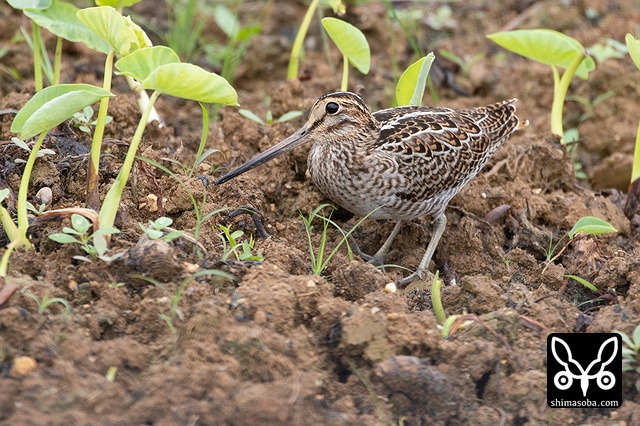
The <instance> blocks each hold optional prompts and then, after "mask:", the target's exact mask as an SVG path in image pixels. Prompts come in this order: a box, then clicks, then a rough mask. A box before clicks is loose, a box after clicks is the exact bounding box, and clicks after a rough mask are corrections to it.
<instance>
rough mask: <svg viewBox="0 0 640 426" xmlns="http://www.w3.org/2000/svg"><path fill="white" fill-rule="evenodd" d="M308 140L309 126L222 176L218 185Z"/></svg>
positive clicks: (217, 182)
mask: <svg viewBox="0 0 640 426" xmlns="http://www.w3.org/2000/svg"><path fill="white" fill-rule="evenodd" d="M308 140H309V138H308V133H307V126H306V125H305V126H303V127H302V128H301V129H300V130H298V131H297V132H295V133H294V134H292V135H291V136H289V137H288V138H286V139H285V140H283V141H282V142H280V143H277V144H276V145H274V146H272V147H271V148H269V149H268V150H266V151H265V152H263V153H260V154H258V155H256V156H255V157H253V158H252V159H251V160H249V161H247V162H246V163H244V164H243V165H242V166H240V167H238V168H237V169H235V170H232V171H230V172H229V173H227V174H226V175H224V176H222V177H221V178H220V179H218V180H217V181H216V185H220V184H222V183H225V182H226V181H228V180H231V179H233V178H234V177H236V176H239V175H241V174H243V173H244V172H248V171H249V170H251V169H253V168H254V167H258V166H259V165H261V164H264V163H266V162H267V161H269V160H273V159H274V158H276V157H278V156H280V155H282V154H286V153H287V152H289V151H291V150H293V149H294V148H296V147H298V146H300V145H302V144H303V143H305V142H307V141H308Z"/></svg>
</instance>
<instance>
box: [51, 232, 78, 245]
mask: <svg viewBox="0 0 640 426" xmlns="http://www.w3.org/2000/svg"><path fill="white" fill-rule="evenodd" d="M49 238H50V239H52V240H53V241H55V242H56V243H60V244H73V243H77V242H78V240H76V239H75V237H73V236H71V235H69V234H63V233H56V234H51V235H49Z"/></svg>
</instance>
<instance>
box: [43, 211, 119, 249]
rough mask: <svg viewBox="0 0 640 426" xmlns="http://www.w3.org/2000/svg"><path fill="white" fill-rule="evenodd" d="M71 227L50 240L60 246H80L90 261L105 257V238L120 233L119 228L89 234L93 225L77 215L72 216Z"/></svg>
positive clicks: (52, 236)
mask: <svg viewBox="0 0 640 426" xmlns="http://www.w3.org/2000/svg"><path fill="white" fill-rule="evenodd" d="M71 226H72V227H71V228H69V227H67V226H65V227H64V228H62V232H60V233H55V234H51V235H49V238H51V239H52V240H53V241H55V242H57V243H60V244H78V245H79V246H80V247H81V248H82V250H84V251H85V253H87V254H88V255H89V258H90V259H95V258H96V257H98V258H102V257H104V255H105V253H106V252H107V241H106V239H105V238H104V236H105V235H111V234H118V233H119V232H120V230H119V229H117V228H103V229H99V230H97V231H96V232H94V233H91V234H89V230H90V229H91V228H92V226H93V225H92V223H91V222H90V221H89V220H88V219H87V218H86V217H84V216H82V215H79V214H77V213H74V214H73V215H71ZM91 240H93V244H91ZM80 258H81V257H80ZM81 259H82V260H84V259H83V258H81Z"/></svg>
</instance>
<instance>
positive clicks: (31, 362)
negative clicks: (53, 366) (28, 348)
mask: <svg viewBox="0 0 640 426" xmlns="http://www.w3.org/2000/svg"><path fill="white" fill-rule="evenodd" d="M37 366H38V363H37V362H36V360H35V359H33V358H31V357H29V356H18V357H15V358H14V359H13V365H12V366H11V371H9V375H11V377H13V378H18V377H23V376H26V375H27V374H29V373H31V372H32V371H33V370H35V369H36V367H37Z"/></svg>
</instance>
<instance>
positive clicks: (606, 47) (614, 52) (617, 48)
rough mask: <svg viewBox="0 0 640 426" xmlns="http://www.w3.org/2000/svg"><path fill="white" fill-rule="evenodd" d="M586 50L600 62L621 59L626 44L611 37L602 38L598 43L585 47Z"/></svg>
mask: <svg viewBox="0 0 640 426" xmlns="http://www.w3.org/2000/svg"><path fill="white" fill-rule="evenodd" d="M587 51H588V52H589V54H590V55H591V56H593V57H594V58H595V60H596V61H597V62H598V63H599V64H601V63H603V62H604V61H606V60H609V59H621V58H624V57H625V56H626V54H627V51H628V50H627V46H625V44H624V43H621V42H619V41H618V40H614V39H611V38H603V39H601V40H600V41H599V42H598V43H596V44H594V45H593V46H591V47H588V48H587Z"/></svg>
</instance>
